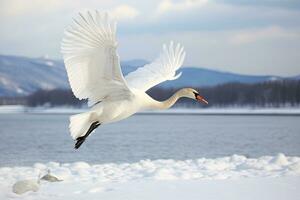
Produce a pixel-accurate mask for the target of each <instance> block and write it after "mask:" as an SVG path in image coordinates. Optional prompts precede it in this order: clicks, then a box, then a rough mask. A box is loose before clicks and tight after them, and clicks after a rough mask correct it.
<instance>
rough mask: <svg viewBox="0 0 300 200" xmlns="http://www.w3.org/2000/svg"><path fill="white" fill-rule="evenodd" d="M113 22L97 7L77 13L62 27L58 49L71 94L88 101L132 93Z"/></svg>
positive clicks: (90, 102) (93, 101) (126, 95)
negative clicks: (123, 72)
mask: <svg viewBox="0 0 300 200" xmlns="http://www.w3.org/2000/svg"><path fill="white" fill-rule="evenodd" d="M116 48H117V41H116V23H115V22H113V21H112V20H111V19H109V17H108V15H107V14H106V13H105V14H100V13H98V11H87V12H86V13H79V15H78V16H77V17H76V18H74V20H73V23H72V25H71V26H70V27H68V28H67V29H66V31H65V37H64V39H63V41H62V45H61V50H62V53H63V57H64V62H65V66H66V69H67V73H68V77H69V82H70V85H71V88H72V91H73V93H74V95H75V96H76V97H77V98H79V99H88V100H89V105H93V104H94V103H96V102H98V101H101V100H103V99H104V98H112V99H113V98H118V97H119V98H120V97H122V98H126V97H128V96H129V95H131V93H130V90H129V89H128V87H127V85H126V82H125V79H124V77H123V74H122V71H121V67H120V61H119V56H118V54H117V51H116Z"/></svg>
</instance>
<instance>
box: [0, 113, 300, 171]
mask: <svg viewBox="0 0 300 200" xmlns="http://www.w3.org/2000/svg"><path fill="white" fill-rule="evenodd" d="M68 117H69V115H54V114H53V115H46V114H1V115H0V136H1V142H0V152H1V154H0V166H12V165H32V164H33V163H36V162H48V161H57V162H75V161H86V162H90V163H107V162H118V163H119V162H134V161H138V160H141V159H167V158H172V159H190V158H191V159H192V158H200V157H210V158H212V157H219V156H227V155H232V154H243V155H246V156H250V157H257V156H262V155H275V154H277V153H279V152H282V153H285V154H286V155H290V156H300V117H297V116H204V115H135V116H133V117H131V118H129V119H127V120H124V121H121V122H118V123H114V124H110V125H105V126H103V127H99V128H98V129H97V131H96V132H95V134H93V135H91V136H90V137H89V138H88V140H87V141H86V142H85V143H84V144H83V145H82V146H81V148H80V149H79V150H74V149H73V146H74V142H73V140H72V139H71V137H70V135H69V132H68Z"/></svg>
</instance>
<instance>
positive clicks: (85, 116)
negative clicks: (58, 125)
mask: <svg viewBox="0 0 300 200" xmlns="http://www.w3.org/2000/svg"><path fill="white" fill-rule="evenodd" d="M91 114H92V113H91V112H85V113H80V114H77V115H72V116H71V117H70V125H69V128H70V133H71V137H72V138H73V139H74V140H76V139H77V138H78V137H81V136H84V135H85V133H86V131H87V130H88V128H89V126H90V125H91Z"/></svg>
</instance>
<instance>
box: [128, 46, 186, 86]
mask: <svg viewBox="0 0 300 200" xmlns="http://www.w3.org/2000/svg"><path fill="white" fill-rule="evenodd" d="M184 58H185V52H184V49H183V47H182V46H181V45H180V44H177V45H176V47H174V43H173V42H171V43H170V45H169V46H166V45H163V51H162V53H161V55H160V56H159V57H158V58H157V59H156V60H155V61H154V62H152V63H150V64H147V65H145V66H144V67H140V68H138V69H137V70H136V71H133V72H131V73H129V74H128V75H127V76H126V77H125V79H126V82H127V85H128V86H129V88H135V89H138V90H142V91H147V90H148V89H150V88H152V87H153V86H155V85H157V84H159V83H162V82H164V81H167V80H174V79H177V78H179V76H180V75H181V73H178V74H177V75H176V71H177V70H178V69H179V68H180V67H181V65H182V63H183V61H184Z"/></svg>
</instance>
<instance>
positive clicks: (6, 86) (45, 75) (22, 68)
mask: <svg viewBox="0 0 300 200" xmlns="http://www.w3.org/2000/svg"><path fill="white" fill-rule="evenodd" d="M68 87H69V86H68V80H67V75H66V72H65V69H64V65H63V63H62V62H61V61H56V60H51V59H44V58H37V59H34V58H26V57H19V56H3V55H0V96H20V95H28V94H30V93H32V92H34V91H36V90H38V89H41V88H42V89H54V88H68Z"/></svg>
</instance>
